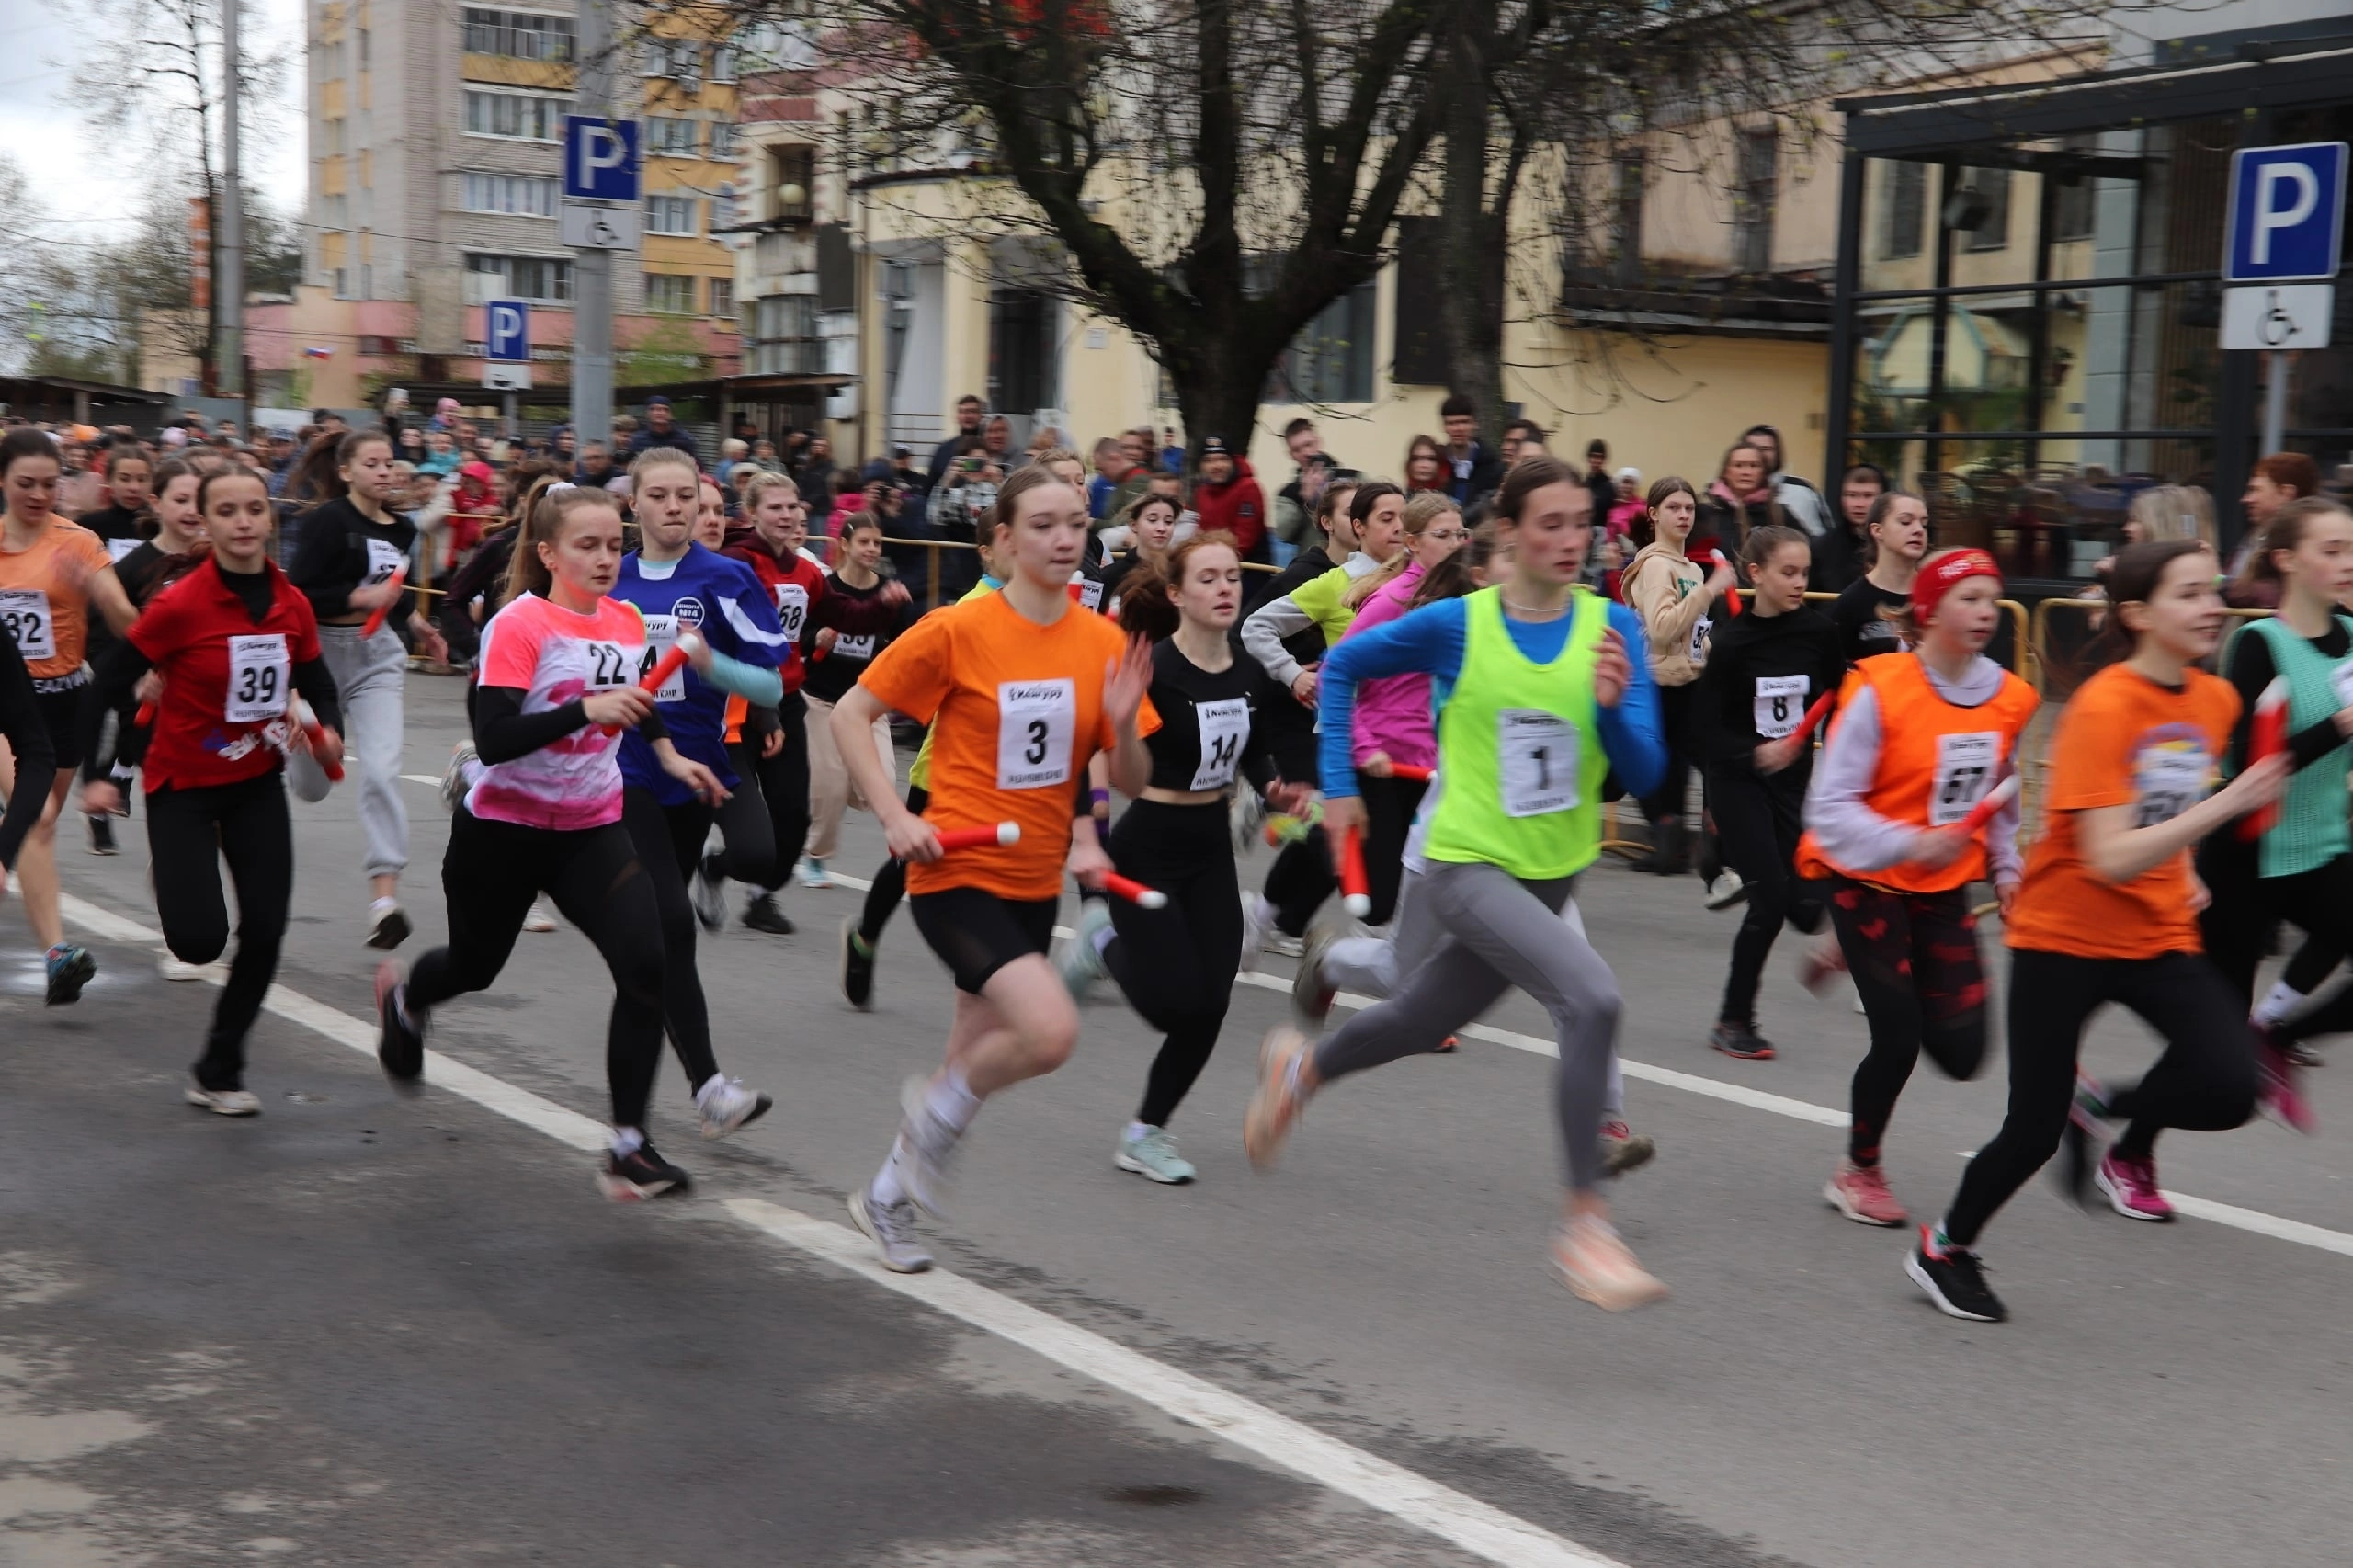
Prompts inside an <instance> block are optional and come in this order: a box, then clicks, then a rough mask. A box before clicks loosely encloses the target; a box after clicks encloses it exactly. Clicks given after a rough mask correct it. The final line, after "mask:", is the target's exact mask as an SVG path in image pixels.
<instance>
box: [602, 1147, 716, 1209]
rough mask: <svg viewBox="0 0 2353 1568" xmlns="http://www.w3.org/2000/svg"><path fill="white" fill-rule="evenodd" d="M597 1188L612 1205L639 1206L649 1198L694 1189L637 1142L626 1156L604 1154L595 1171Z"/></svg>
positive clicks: (675, 1169)
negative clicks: (638, 1204) (602, 1163)
mask: <svg viewBox="0 0 2353 1568" xmlns="http://www.w3.org/2000/svg"><path fill="white" fill-rule="evenodd" d="M597 1187H598V1188H599V1189H601V1190H602V1191H603V1193H604V1195H605V1196H606V1197H608V1198H609V1199H612V1200H613V1201H614V1202H616V1203H642V1202H644V1201H645V1200H646V1199H649V1198H661V1197H663V1196H665V1195H666V1194H670V1193H684V1192H687V1191H688V1190H690V1189H691V1188H692V1187H694V1182H693V1180H692V1179H691V1178H689V1177H688V1175H687V1173H686V1172H684V1171H682V1170H680V1169H679V1168H678V1167H677V1166H676V1165H672V1164H671V1163H670V1162H669V1161H667V1160H665V1159H664V1158H663V1157H662V1156H661V1155H659V1154H657V1153H654V1145H653V1144H651V1143H640V1144H639V1145H638V1146H637V1147H636V1148H635V1149H633V1150H631V1152H630V1153H626V1154H614V1153H607V1154H606V1156H605V1163H604V1165H601V1166H599V1167H598V1169H597Z"/></svg>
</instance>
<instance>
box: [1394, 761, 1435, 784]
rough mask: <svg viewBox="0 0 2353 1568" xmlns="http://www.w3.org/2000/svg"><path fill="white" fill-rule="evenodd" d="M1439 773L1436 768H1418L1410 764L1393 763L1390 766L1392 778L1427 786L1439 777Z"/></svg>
mask: <svg viewBox="0 0 2353 1568" xmlns="http://www.w3.org/2000/svg"><path fill="white" fill-rule="evenodd" d="M1437 773H1438V769H1437V768H1435V767H1415V766H1414V765H1413V764H1412V763H1410V762H1392V763H1391V764H1390V765H1389V777H1390V778H1403V779H1406V780H1408V781H1409V782H1411V783H1415V784H1427V783H1428V782H1429V781H1430V780H1431V778H1434V777H1436V776H1437Z"/></svg>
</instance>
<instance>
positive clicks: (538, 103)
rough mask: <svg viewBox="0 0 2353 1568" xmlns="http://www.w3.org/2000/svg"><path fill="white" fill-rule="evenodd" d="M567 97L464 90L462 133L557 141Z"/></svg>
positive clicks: (568, 102) (567, 110)
mask: <svg viewBox="0 0 2353 1568" xmlns="http://www.w3.org/2000/svg"><path fill="white" fill-rule="evenodd" d="M571 112H572V100H571V99H570V98H549V97H539V96H538V95H536V94H532V93H486V92H476V91H473V90H472V89H471V88H470V89H468V90H467V93H466V134H467V135H469V136H503V137H507V138H510V139H512V140H515V141H518V142H560V141H562V140H563V117H564V116H565V115H567V114H570V113H571Z"/></svg>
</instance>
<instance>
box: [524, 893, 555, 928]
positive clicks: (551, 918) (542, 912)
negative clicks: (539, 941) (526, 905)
mask: <svg viewBox="0 0 2353 1568" xmlns="http://www.w3.org/2000/svg"><path fill="white" fill-rule="evenodd" d="M555 928H556V923H555V905H553V904H551V903H549V902H548V901H547V900H546V899H544V898H542V899H540V900H539V901H538V902H536V903H533V904H532V905H531V913H530V914H529V915H525V916H523V929H524V930H526V931H552V930H554V929H555Z"/></svg>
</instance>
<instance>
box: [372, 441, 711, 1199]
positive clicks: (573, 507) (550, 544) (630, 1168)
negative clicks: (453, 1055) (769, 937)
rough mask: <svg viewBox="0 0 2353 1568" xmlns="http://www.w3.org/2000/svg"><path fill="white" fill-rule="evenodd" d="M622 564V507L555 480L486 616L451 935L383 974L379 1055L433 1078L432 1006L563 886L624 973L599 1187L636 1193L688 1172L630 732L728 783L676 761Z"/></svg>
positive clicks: (690, 774)
mask: <svg viewBox="0 0 2353 1568" xmlns="http://www.w3.org/2000/svg"><path fill="white" fill-rule="evenodd" d="M620 563H621V518H620V512H619V511H617V510H616V509H615V507H614V502H613V498H612V496H610V495H608V494H606V493H605V492H603V491H600V490H582V489H578V488H574V489H569V490H557V491H552V492H551V493H550V494H548V495H547V496H546V498H545V499H543V500H542V501H541V502H540V507H539V510H538V511H537V512H535V513H533V514H532V516H531V517H529V518H528V519H526V520H525V522H524V524H523V531H522V534H521V536H520V537H518V538H517V540H516V541H515V556H514V570H513V572H512V574H510V576H509V578H508V581H507V585H506V587H507V594H506V605H505V606H504V607H503V608H501V609H500V610H499V611H498V613H497V614H495V615H494V616H492V617H491V619H490V620H489V621H488V622H487V623H486V624H485V625H484V626H483V638H482V660H481V665H480V673H479V676H478V677H477V678H478V684H477V685H476V687H475V688H474V710H473V731H474V745H475V748H476V750H477V752H478V753H479V754H480V757H481V764H482V766H481V770H480V772H479V773H478V774H477V775H476V776H475V778H474V780H473V783H472V787H471V788H469V789H468V790H467V791H466V797H465V801H464V802H463V804H462V805H460V808H459V810H458V811H457V812H456V813H455V815H454V816H453V817H452V818H451V820H450V824H449V850H448V853H447V854H446V855H444V857H443V858H442V862H441V886H442V890H443V892H444V893H445V894H446V895H447V897H448V900H449V945H448V946H447V947H441V948H436V949H433V950H432V951H431V952H429V953H426V955H425V956H424V957H423V958H421V959H419V960H416V966H415V969H413V970H412V971H410V973H409V977H408V979H407V981H406V982H405V983H404V982H403V981H402V980H401V978H400V971H399V969H398V968H397V967H396V966H395V965H394V964H393V963H392V961H391V960H385V961H384V962H383V963H382V964H381V966H379V967H378V969H377V971H376V1012H377V1017H378V1020H379V1023H380V1025H381V1036H380V1039H379V1042H378V1044H377V1047H376V1057H377V1060H378V1061H380V1062H382V1063H383V1066H384V1071H385V1072H386V1073H387V1074H390V1075H391V1076H392V1078H393V1079H394V1080H395V1081H396V1082H400V1083H413V1082H415V1080H416V1079H417V1078H418V1077H419V1076H421V1075H422V1074H424V1072H425V1030H426V1023H427V1018H428V1016H429V1015H430V1013H431V1010H432V1009H433V1008H434V1007H435V1006H438V1005H439V1004H441V1003H443V1002H447V1001H449V1000H450V999H451V998H452V997H456V996H462V995H464V994H466V993H467V992H469V991H483V990H487V989H488V988H489V987H490V985H491V984H492V983H494V982H495V981H496V980H497V979H498V973H499V971H501V970H502V969H504V968H506V960H507V957H508V955H509V954H511V953H512V952H513V951H514V950H515V938H516V937H517V935H519V934H520V932H521V931H522V928H523V916H524V915H526V914H527V913H528V912H529V909H530V907H531V900H532V898H533V896H534V895H536V894H537V893H539V892H548V893H550V894H551V895H552V896H553V897H554V899H555V903H556V907H557V908H558V909H561V910H562V911H563V915H564V918H565V919H567V920H569V921H571V922H572V924H573V925H574V926H578V927H579V928H580V930H581V931H582V932H583V933H584V934H585V936H586V937H588V939H589V940H590V941H591V942H594V943H595V944H596V945H597V952H598V953H600V954H601V955H602V956H603V958H604V960H605V967H606V968H607V969H608V970H610V971H612V976H613V1010H612V1017H611V1021H610V1023H609V1025H608V1028H607V1033H606V1040H605V1072H606V1074H607V1076H608V1079H609V1080H610V1082H611V1087H612V1104H613V1127H612V1136H611V1139H610V1141H609V1143H608V1152H607V1153H606V1156H605V1159H604V1162H603V1164H602V1165H600V1166H599V1167H598V1169H597V1185H598V1186H599V1187H601V1188H602V1189H603V1191H604V1193H605V1195H606V1196H607V1197H608V1198H610V1199H614V1200H615V1201H617V1202H630V1201H634V1200H637V1199H647V1198H655V1197H659V1196H660V1195H662V1194H664V1193H667V1192H682V1191H684V1190H686V1188H687V1187H688V1176H687V1173H686V1172H684V1171H682V1170H680V1169H679V1168H678V1167H677V1166H676V1165H672V1164H670V1163H669V1162H668V1161H667V1160H665V1159H664V1158H663V1157H662V1156H661V1155H660V1154H658V1153H654V1145H653V1144H652V1143H650V1142H647V1141H646V1136H645V1113H646V1106H647V1102H648V1101H649V1100H650V1099H651V1098H652V1097H653V1093H654V1073H655V1071H656V1070H657V1069H658V1068H659V1067H660V1066H661V1064H662V1007H663V994H662V981H663V967H664V956H663V947H662V914H661V909H660V907H659V905H658V904H657V903H655V902H654V885H653V881H652V880H651V879H650V878H649V877H648V876H647V875H646V873H645V869H644V866H643V863H642V861H640V859H639V858H638V856H637V851H636V848H635V846H633V845H632V844H631V842H630V836H629V830H628V829H626V828H624V827H623V826H622V825H621V770H620V745H621V743H620V733H619V732H620V731H621V730H628V729H637V730H642V731H643V732H644V733H646V736H647V738H648V739H649V740H650V741H652V743H653V745H654V756H655V757H656V758H657V759H659V761H660V763H661V765H662V770H663V771H664V772H665V773H667V774H668V775H669V776H670V777H671V778H676V779H677V780H678V781H679V782H680V783H682V784H685V785H686V786H687V787H688V789H689V790H693V791H694V792H695V793H697V794H699V795H700V796H702V797H703V798H705V799H707V800H711V801H717V800H720V799H722V798H723V797H724V796H725V794H726V792H727V791H726V790H725V789H724V788H722V786H721V784H720V782H719V780H718V779H717V778H715V777H713V776H712V774H711V771H710V768H708V767H704V766H703V765H702V764H701V763H699V762H696V761H693V760H691V759H690V758H688V757H684V756H679V755H678V752H677V749H676V747H675V746H673V745H672V744H670V741H669V736H668V732H667V731H666V730H665V729H664V728H663V726H662V720H661V716H660V713H659V711H658V710H657V709H656V706H655V704H654V698H653V695H652V694H651V693H649V692H646V691H644V690H642V689H641V688H640V687H639V686H638V684H637V682H638V679H639V672H640V671H641V670H642V668H643V667H644V663H645V653H646V635H645V622H644V619H643V618H642V617H641V616H640V615H639V614H638V612H637V609H636V608H635V607H634V606H631V605H627V604H623V603H621V602H620V600H618V599H611V598H608V597H606V594H607V593H608V590H609V589H610V588H611V587H612V586H613V584H614V582H615V581H616V579H618V578H619V576H620ZM608 728H609V731H610V733H608Z"/></svg>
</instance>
